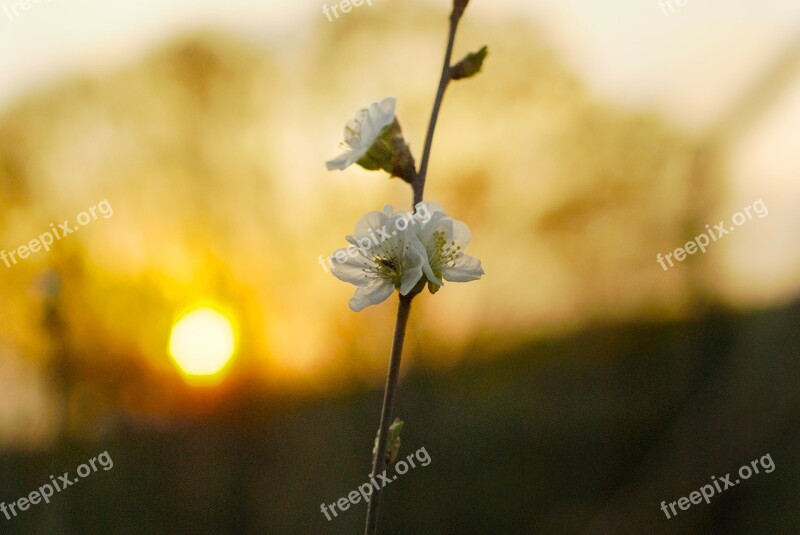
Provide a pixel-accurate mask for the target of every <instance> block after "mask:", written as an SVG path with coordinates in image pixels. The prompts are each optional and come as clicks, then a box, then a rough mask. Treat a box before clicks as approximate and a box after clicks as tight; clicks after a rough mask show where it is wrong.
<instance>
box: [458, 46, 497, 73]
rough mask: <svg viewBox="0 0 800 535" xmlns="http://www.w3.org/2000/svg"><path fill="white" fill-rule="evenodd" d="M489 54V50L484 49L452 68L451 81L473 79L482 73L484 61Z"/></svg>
mask: <svg viewBox="0 0 800 535" xmlns="http://www.w3.org/2000/svg"><path fill="white" fill-rule="evenodd" d="M488 54H489V49H488V48H487V47H483V48H481V49H480V50H478V51H477V52H470V53H469V54H467V56H466V57H465V58H464V59H462V60H461V61H459V62H458V63H457V64H455V65H453V66H452V67H450V79H451V80H461V79H463V78H472V77H473V76H475V75H476V74H478V73H479V72H481V67H483V61H484V60H485V59H486V56H487V55H488Z"/></svg>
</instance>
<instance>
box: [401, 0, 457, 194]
mask: <svg viewBox="0 0 800 535" xmlns="http://www.w3.org/2000/svg"><path fill="white" fill-rule="evenodd" d="M463 13H464V10H463V8H462V9H454V10H453V13H452V14H451V15H450V33H449V35H448V38H447V52H445V55H444V65H443V66H442V77H441V78H440V79H439V88H438V89H437V91H436V99H435V100H434V101H433V111H432V112H431V120H430V123H429V124H428V134H427V136H425V148H424V149H423V151H422V161H421V162H420V166H419V173H417V178H416V180H414V183H413V184H412V187H413V189H414V206H416V205H417V203H419V202H422V197H423V194H424V192H425V178H426V177H427V175H428V162H429V161H430V157H431V147H432V146H433V132H434V131H435V130H436V122H437V121H438V120H439V110H440V109H441V107H442V99H444V92H445V90H446V89H447V85H448V84H449V83H450V80H451V69H450V61H451V59H452V57H453V45H454V44H455V41H456V31H457V30H458V23H459V22H460V21H461V15H463Z"/></svg>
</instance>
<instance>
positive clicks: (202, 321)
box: [169, 307, 236, 381]
mask: <svg viewBox="0 0 800 535" xmlns="http://www.w3.org/2000/svg"><path fill="white" fill-rule="evenodd" d="M235 348H236V335H235V333H234V328H233V325H232V323H231V321H230V320H229V319H228V318H227V317H226V316H225V315H223V314H222V313H220V312H218V311H216V310H214V309H212V308H209V307H203V308H197V309H194V310H192V311H190V312H188V313H187V314H185V315H184V316H182V317H181V318H180V319H179V320H178V321H177V322H176V323H175V326H174V327H173V328H172V334H171V336H170V340H169V354H170V356H172V358H173V360H175V362H176V363H177V364H178V367H179V368H180V369H181V371H182V372H183V374H184V375H185V376H186V377H187V378H189V379H191V380H201V381H207V380H208V379H211V378H217V379H218V378H219V377H218V376H219V374H220V372H222V371H223V370H224V369H225V367H226V365H227V364H228V363H229V362H230V360H231V357H233V353H234V350H235Z"/></svg>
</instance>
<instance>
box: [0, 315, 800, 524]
mask: <svg viewBox="0 0 800 535" xmlns="http://www.w3.org/2000/svg"><path fill="white" fill-rule="evenodd" d="M799 326H800V303H795V304H793V305H790V306H786V307H783V308H779V309H771V310H765V311H760V312H750V313H746V314H734V313H731V312H723V311H717V312H712V313H710V314H709V315H707V316H706V317H704V318H702V319H700V320H697V321H694V322H685V323H676V324H663V325H644V324H628V325H621V326H615V327H606V328H596V329H592V330H589V331H586V332H583V333H580V334H578V335H574V336H571V337H569V338H567V339H563V340H554V341H549V342H544V343H537V344H533V345H531V346H530V347H526V348H523V349H520V350H518V351H516V352H515V355H513V356H509V357H508V358H504V359H493V360H491V361H483V362H480V363H477V362H475V361H472V362H469V359H467V361H468V362H467V363H466V364H463V365H461V366H460V367H458V368H457V369H453V370H451V371H450V372H448V373H447V374H445V375H425V374H415V373H412V374H411V375H409V376H408V377H407V378H406V379H405V381H404V383H403V385H402V388H401V394H400V398H399V404H398V406H397V410H396V413H397V414H398V415H400V416H401V417H403V419H404V420H405V421H406V428H405V429H404V432H403V449H402V452H401V453H403V454H405V455H408V454H410V453H412V452H414V451H416V450H417V449H419V448H421V447H425V449H426V451H427V452H428V453H429V454H430V457H431V459H432V461H431V463H430V464H429V465H428V466H427V467H422V466H418V467H417V468H415V469H411V470H409V472H408V473H407V474H405V475H404V476H402V477H401V478H400V479H398V480H397V481H396V482H394V483H393V484H392V485H391V486H389V487H387V491H386V493H385V499H384V502H383V507H382V516H381V533H385V534H453V535H456V534H457V535H469V534H481V535H484V534H534V533H536V534H549V533H553V534H572V533H610V534H616V533H620V534H644V533H647V534H658V533H679V534H683V533H686V534H704V533H709V534H712V533H719V534H726V535H737V534H797V533H800V505H798V504H800V451H799V450H798V443H800V433H799V432H798V429H799V428H800V427H799V426H798V423H800V412H799V411H798V409H799V408H800V372H799V371H798V362H800V343H799V342H800V329H798V327H799ZM476 351H478V350H476ZM381 395H382V392H378V391H370V392H362V393H359V394H358V395H355V396H350V397H346V398H330V399H324V400H320V399H314V400H311V399H300V398H295V399H286V398H283V399H267V398H264V397H260V398H256V397H251V398H249V399H239V400H237V401H235V402H233V403H231V405H230V406H228V407H227V408H225V409H224V410H222V411H220V412H218V413H216V414H215V415H214V416H213V417H211V418H208V419H204V420H195V421H182V422H179V423H176V424H174V425H170V426H167V427H166V428H165V429H161V430H154V429H153V428H141V427H134V426H132V425H131V426H125V427H124V428H123V429H121V430H120V431H119V432H118V433H116V435H115V437H114V438H113V439H112V440H110V441H104V442H103V443H102V444H94V443H93V444H77V443H69V444H67V445H65V446H63V447H62V448H60V451H57V452H51V453H49V454H42V455H23V454H13V453H11V454H9V453H6V454H4V455H3V456H2V457H0V473H2V481H0V499H2V500H4V501H5V502H6V503H8V502H10V501H13V500H15V499H17V498H19V497H22V496H24V495H27V494H28V493H29V492H31V491H33V490H35V489H37V488H38V487H39V486H41V485H42V484H44V483H46V482H48V480H49V475H50V474H54V475H58V474H61V473H63V472H64V471H66V470H71V471H74V470H75V467H77V466H78V465H79V464H81V463H83V462H85V461H86V460H88V459H90V458H92V457H94V456H96V455H98V454H99V453H101V452H102V451H104V450H107V451H108V452H109V454H110V455H111V457H112V458H113V460H114V468H113V469H111V470H110V471H102V470H101V471H99V472H97V473H96V474H93V475H91V476H89V477H88V478H87V479H85V480H82V481H81V482H80V483H79V484H78V485H74V486H72V487H70V488H68V489H65V490H64V492H62V493H59V494H56V496H55V497H54V498H53V499H52V503H51V504H50V505H46V504H39V505H36V506H34V507H32V508H31V509H29V510H28V511H26V512H23V513H21V514H20V516H18V517H17V518H14V519H13V520H11V521H7V520H6V519H5V518H4V517H3V516H0V533H9V534H12V533H13V534H16V533H19V534H40V533H41V534H50V533H53V534H60V533H67V534H95V533H98V534H116V533H119V534H161V533H170V534H173V533H174V534H184V533H185V534H195V533H197V534H201V533H209V534H227V533H244V534H247V533H253V534H256V533H258V534H264V533H267V534H272V533H274V534H287V535H289V534H303V535H307V534H326V533H331V534H340V533H341V534H357V533H361V530H362V529H363V528H362V525H363V521H364V516H365V513H366V509H365V506H364V504H363V503H360V504H357V505H354V506H352V507H351V508H350V510H348V511H346V512H344V513H341V514H340V516H339V517H337V518H334V519H332V520H331V521H328V520H326V519H325V516H324V515H323V514H322V513H321V512H320V504H321V503H322V502H325V503H331V502H333V501H334V500H337V499H338V498H340V497H342V496H344V495H346V494H347V493H348V492H350V491H351V490H354V489H355V488H356V487H357V486H358V485H360V484H362V483H364V482H365V481H366V480H367V474H368V471H369V459H368V458H365V450H366V449H367V448H369V447H371V444H370V442H371V437H372V436H374V429H375V427H376V425H377V422H376V418H377V414H378V410H379V405H380V398H381ZM766 454H770V456H771V458H772V459H773V461H774V464H775V467H776V468H775V470H774V471H773V472H772V473H769V474H765V473H761V474H758V475H754V476H752V477H751V478H750V479H749V480H747V481H742V482H741V483H740V484H739V485H737V486H735V487H734V488H731V489H728V490H726V491H724V492H722V493H721V494H720V495H718V496H714V497H713V498H711V503H710V505H708V504H706V503H705V502H702V503H700V504H697V505H692V507H691V508H690V509H689V510H688V511H680V513H679V514H678V516H677V517H675V518H672V519H669V520H668V519H666V517H665V515H664V514H663V513H662V511H661V510H660V509H659V507H660V503H661V501H662V500H665V501H667V502H670V501H674V500H677V499H679V498H680V497H682V496H688V495H689V493H690V492H692V491H693V490H697V489H699V488H700V487H701V486H703V485H705V484H707V483H709V481H710V478H711V476H712V475H714V476H716V477H719V476H721V475H723V476H724V474H727V473H728V472H731V473H733V474H734V475H735V472H736V471H737V470H738V468H739V467H740V466H741V465H743V464H749V462H750V461H752V460H755V459H759V458H760V457H762V456H763V455H766ZM731 479H733V478H731Z"/></svg>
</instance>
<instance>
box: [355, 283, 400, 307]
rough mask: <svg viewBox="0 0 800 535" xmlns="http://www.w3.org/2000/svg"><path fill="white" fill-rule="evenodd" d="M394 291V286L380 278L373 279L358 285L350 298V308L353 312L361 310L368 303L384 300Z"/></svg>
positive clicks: (368, 304) (375, 303)
mask: <svg viewBox="0 0 800 535" xmlns="http://www.w3.org/2000/svg"><path fill="white" fill-rule="evenodd" d="M392 292H394V286H392V285H391V284H390V283H389V282H387V281H384V280H382V279H373V281H372V282H371V283H370V284H368V285H366V286H359V287H358V289H357V290H356V293H355V294H354V295H353V297H352V298H350V303H349V304H350V308H351V309H352V310H353V312H361V311H362V310H364V309H365V308H367V307H368V306H370V305H377V304H378V303H382V302H383V301H385V300H386V298H387V297H389V296H390V295H392Z"/></svg>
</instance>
